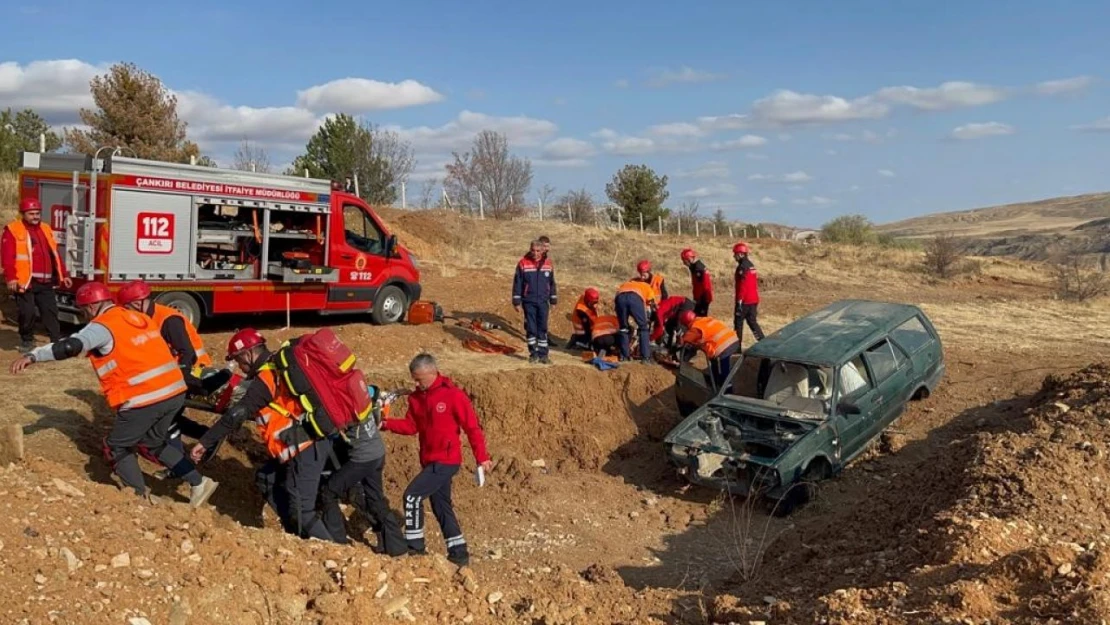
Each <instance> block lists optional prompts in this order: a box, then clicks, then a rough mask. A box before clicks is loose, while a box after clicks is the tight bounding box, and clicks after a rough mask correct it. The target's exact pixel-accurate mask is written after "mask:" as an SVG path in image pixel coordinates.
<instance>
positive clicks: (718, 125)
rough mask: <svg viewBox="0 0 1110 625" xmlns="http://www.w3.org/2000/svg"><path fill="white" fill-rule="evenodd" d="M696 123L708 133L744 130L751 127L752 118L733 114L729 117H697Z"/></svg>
mask: <svg viewBox="0 0 1110 625" xmlns="http://www.w3.org/2000/svg"><path fill="white" fill-rule="evenodd" d="M697 123H698V125H699V126H701V127H702V128H703V129H705V130H706V131H709V132H720V131H724V130H744V129H745V128H749V127H750V126H751V124H752V118H751V116H750V115H742V114H740V113H733V114H731V115H721V116H703V117H699V118H698V119H697Z"/></svg>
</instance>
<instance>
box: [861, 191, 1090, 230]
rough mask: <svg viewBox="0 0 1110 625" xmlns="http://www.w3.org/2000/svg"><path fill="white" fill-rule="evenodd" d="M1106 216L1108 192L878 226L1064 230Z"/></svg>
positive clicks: (901, 228) (896, 228) (935, 215)
mask: <svg viewBox="0 0 1110 625" xmlns="http://www.w3.org/2000/svg"><path fill="white" fill-rule="evenodd" d="M1105 217H1110V194H1108V193H1095V194H1089V195H1079V196H1074V197H1061V198H1052V199H1049V200H1041V201H1039V202H1022V203H1019V204H1006V205H1004V206H992V207H989V208H980V209H975V210H971V211H960V212H953V213H937V214H934V215H925V216H922V217H914V218H912V219H906V220H904V221H899V222H895V223H891V224H884V225H882V226H879V228H878V230H879V231H880V232H888V233H891V234H895V235H897V236H907V237H929V236H934V235H936V234H939V233H941V232H950V233H952V234H954V235H956V236H960V237H980V238H986V237H991V236H1000V235H1002V234H1003V233H1006V234H1010V235H1016V234H1028V233H1041V234H1045V233H1050V232H1061V233H1064V232H1066V231H1068V230H1070V229H1072V228H1074V227H1075V226H1078V225H1080V224H1082V223H1085V222H1088V221H1090V220H1092V219H1100V218H1105Z"/></svg>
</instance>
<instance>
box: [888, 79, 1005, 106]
mask: <svg viewBox="0 0 1110 625" xmlns="http://www.w3.org/2000/svg"><path fill="white" fill-rule="evenodd" d="M1008 95H1009V90H1008V89H1004V88H1001V87H993V86H990V85H980V84H977V83H973V82H964V81H949V82H945V83H941V84H940V85H939V86H936V87H927V88H919V87H910V86H899V87H884V88H882V89H879V90H878V91H876V92H875V98H877V99H879V100H883V101H886V102H891V103H895V104H905V105H908V106H911V107H913V108H916V109H920V110H923V111H944V110H949V109H955V108H965V107H974V106H983V105H986V104H993V103H995V102H1000V101H1002V100H1004V99H1006V97H1007V96H1008Z"/></svg>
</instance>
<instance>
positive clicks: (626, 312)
mask: <svg viewBox="0 0 1110 625" xmlns="http://www.w3.org/2000/svg"><path fill="white" fill-rule="evenodd" d="M656 303H657V300H656V299H655V289H652V288H651V286H650V285H649V284H647V283H646V282H644V281H642V280H629V281H627V282H625V283H624V284H622V285H620V287H618V288H617V297H616V299H615V301H614V304H615V306H616V309H617V324H618V325H619V327H620V335H619V336H618V337H617V338H618V341H619V344H620V358H621V360H622V361H623V360H631V359H632V355H631V351H632V349H631V345H630V343H631V334H632V330H631V326H630V325H629V323H628V317H629V316H631V317H632V320H633V321H635V322H636V329H637V331H638V332H639V336H640V362H643V363H645V364H646V363H650V362H651V326H650V321H649V320H650V319H653V318H654V317H655V307H656Z"/></svg>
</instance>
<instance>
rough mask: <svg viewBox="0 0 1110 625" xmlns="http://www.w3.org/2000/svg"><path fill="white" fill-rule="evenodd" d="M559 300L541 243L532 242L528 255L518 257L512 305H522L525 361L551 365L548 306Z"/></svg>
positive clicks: (553, 272)
mask: <svg viewBox="0 0 1110 625" xmlns="http://www.w3.org/2000/svg"><path fill="white" fill-rule="evenodd" d="M556 303H558V297H557V294H556V289H555V268H554V266H552V264H551V259H549V258H546V257H545V256H544V251H543V243H541V242H540V241H539V240H536V241H532V247H531V249H530V250H529V252H528V255H527V256H525V257H524V258H521V259H520V262H518V263H517V265H516V273H515V274H514V276H513V308H514V309H516V311H517V312H518V313H519V312H520V308H521V306H523V307H524V334H525V339H526V340H527V342H528V362H531V363H535V362H541V363H543V364H545V365H549V364H551V359H550V358H548V349H549V346H548V339H547V322H548V317H549V314H550V311H551V308H550V307H551V306H554V305H555V304H556Z"/></svg>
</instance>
